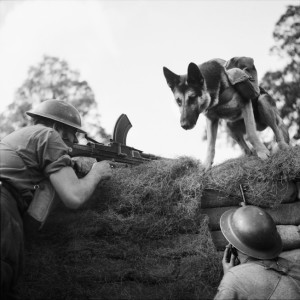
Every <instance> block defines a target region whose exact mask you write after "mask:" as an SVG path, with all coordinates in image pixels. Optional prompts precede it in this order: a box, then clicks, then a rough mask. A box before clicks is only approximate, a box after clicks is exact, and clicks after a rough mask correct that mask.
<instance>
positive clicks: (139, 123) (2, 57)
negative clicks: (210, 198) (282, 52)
mask: <svg viewBox="0 0 300 300" xmlns="http://www.w3.org/2000/svg"><path fill="white" fill-rule="evenodd" d="M291 4H292V5H298V4H299V1H292V0H291V1H288V0H286V1H283V0H277V1H271V0H270V1H263V0H262V1H258V0H257V1H254V0H252V1H243V0H240V1H227V0H223V1H213V0H211V1H200V0H193V1H189V0H186V1H184V0H173V1H171V0H170V1H165V0H152V1H139V0H133V1H127V0H123V1H121V0H120V1H118V0H110V1H108V0H107V1H104V0H102V1H97V0H95V1H92V0H84V1H81V0H75V1H72V0H67V1H63V0H61V1H58V0H52V1H50V0H23V1H13V0H0V82H1V84H0V111H1V112H2V111H5V109H6V107H7V105H8V104H10V103H11V102H12V101H13V99H14V93H15V91H16V89H17V88H18V87H19V86H21V85H22V83H23V81H24V80H25V79H26V75H27V72H28V69H29V67H30V66H33V65H36V64H38V63H39V62H41V61H42V57H43V55H50V56H56V57H59V58H60V59H64V60H66V61H67V62H68V63H69V66H70V68H71V69H74V70H78V71H79V72H80V74H81V78H80V79H81V80H86V81H87V82H88V84H89V85H90V86H91V88H92V90H93V91H94V93H95V97H96V101H97V103H98V109H99V112H100V114H101V123H102V126H103V127H104V128H105V129H106V131H107V132H108V133H111V134H112V132H113V128H114V125H115V122H116V120H117V118H118V117H119V115H121V114H122V113H125V114H126V115H127V116H128V117H129V119H130V121H131V123H132V125H133V127H132V128H131V130H130V131H129V133H128V136H127V145H129V146H132V147H135V148H137V149H140V150H143V151H144V152H146V153H152V154H156V155H161V156H164V157H169V158H174V157H178V156H182V155H188V156H192V157H194V158H196V159H200V160H201V161H204V158H205V153H206V147H207V142H206V141H203V140H202V136H203V132H204V130H205V117H204V116H202V115H201V116H200V117H199V120H198V123H197V125H196V126H195V128H194V129H192V130H188V131H186V130H184V129H182V128H181V126H180V123H179V117H180V116H179V111H178V109H177V107H176V105H175V101H174V98H173V94H172V92H171V90H170V89H169V87H168V86H167V84H166V81H165V78H164V76H163V72H162V68H163V66H166V67H168V68H169V69H170V70H172V71H173V72H175V73H177V74H185V73H186V71H187V66H188V64H189V63H190V62H195V63H196V64H200V63H202V62H205V61H207V60H209V59H213V58H223V59H225V60H227V59H230V58H231V57H234V56H250V57H253V58H254V62H255V65H256V68H257V70H258V76H259V79H261V77H262V76H263V75H264V74H265V72H267V71H274V70H277V69H280V68H281V67H282V66H283V64H284V62H283V61H282V60H280V59H279V58H278V57H276V56H272V55H270V48H271V47H272V46H273V45H274V40H273V37H272V32H273V30H274V27H275V23H276V22H277V21H278V19H279V18H280V16H281V15H282V14H284V12H285V11H286V7H287V5H291ZM83 126H84V124H83ZM240 154H241V152H240V150H239V149H238V147H237V146H236V147H232V146H231V145H230V144H228V143H226V140H225V139H224V138H221V137H219V138H218V139H217V145H216V158H215V162H216V163H220V162H222V161H224V160H226V159H229V158H234V157H237V156H239V155H240Z"/></svg>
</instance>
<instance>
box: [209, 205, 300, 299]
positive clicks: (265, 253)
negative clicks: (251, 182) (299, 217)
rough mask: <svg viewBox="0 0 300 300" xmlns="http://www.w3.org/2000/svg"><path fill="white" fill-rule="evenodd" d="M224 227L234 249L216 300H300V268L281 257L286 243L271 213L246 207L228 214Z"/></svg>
mask: <svg viewBox="0 0 300 300" xmlns="http://www.w3.org/2000/svg"><path fill="white" fill-rule="evenodd" d="M220 225H221V230H222V233H223V235H224V237H225V238H226V239H227V241H228V242H229V243H230V245H228V246H227V247H226V249H225V251H224V256H223V260H222V265H223V270H224V277H223V279H222V281H221V283H220V286H219V288H218V293H217V295H216V296H215V300H220V299H233V300H234V299H272V300H273V299H280V300H282V299H289V300H292V299H300V266H299V265H297V264H296V263H294V262H292V261H290V260H287V259H284V258H281V257H278V255H279V254H280V252H281V250H282V241H281V237H280V235H279V234H278V232H277V229H276V225H275V223H274V221H273V219H272V217H271V216H270V215H269V214H268V213H266V212H265V211H264V210H263V209H261V208H259V207H256V206H251V205H249V206H243V207H241V208H238V209H236V210H235V209H232V210H229V211H226V212H225V213H224V214H223V215H222V216H221V219H220Z"/></svg>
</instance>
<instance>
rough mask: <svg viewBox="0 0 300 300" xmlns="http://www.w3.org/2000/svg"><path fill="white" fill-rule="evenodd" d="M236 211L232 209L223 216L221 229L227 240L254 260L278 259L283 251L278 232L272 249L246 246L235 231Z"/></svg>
mask: <svg viewBox="0 0 300 300" xmlns="http://www.w3.org/2000/svg"><path fill="white" fill-rule="evenodd" d="M249 206H250V205H249ZM249 206H247V207H249ZM236 211H237V209H230V210H228V211H226V212H224V213H223V214H222V216H221V219H220V227H221V231H222V233H223V235H224V237H225V238H226V240H227V241H228V242H229V243H231V244H232V245H233V246H234V247H235V248H237V249H238V250H239V251H241V252H242V253H244V254H246V255H249V256H251V257H254V258H257V259H272V258H275V257H277V256H278V255H279V254H280V253H281V251H282V240H281V237H280V235H279V233H278V231H277V230H276V233H275V236H274V246H273V247H272V248H271V249H263V250H260V249H255V247H251V246H250V245H246V244H245V242H243V241H242V240H241V238H240V237H239V236H238V234H237V233H236V232H235V229H234V225H233V215H234V213H235V212H236Z"/></svg>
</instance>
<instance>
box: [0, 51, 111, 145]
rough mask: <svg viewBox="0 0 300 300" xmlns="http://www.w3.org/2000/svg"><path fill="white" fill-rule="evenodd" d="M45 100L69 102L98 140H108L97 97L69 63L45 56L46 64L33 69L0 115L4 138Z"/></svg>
mask: <svg viewBox="0 0 300 300" xmlns="http://www.w3.org/2000/svg"><path fill="white" fill-rule="evenodd" d="M45 99H57V100H65V101H68V102H70V103H71V104H72V105H74V106H75V107H76V108H77V109H78V110H79V112H80V114H81V116H82V120H83V122H82V123H83V125H84V128H85V129H86V130H87V131H88V133H89V135H90V136H91V137H93V138H95V139H98V140H102V141H108V140H109V135H108V134H107V133H106V132H105V130H104V128H103V127H102V126H101V124H100V115H99V113H98V109H97V102H96V101H95V95H94V93H93V91H92V89H91V87H90V86H89V84H88V83H87V82H86V81H81V80H80V73H79V72H78V71H75V70H72V69H70V66H69V64H68V63H67V62H66V61H65V60H61V59H59V58H57V57H51V56H44V57H43V60H42V62H40V63H38V64H37V65H36V66H31V67H30V68H29V71H28V74H27V79H26V80H25V81H24V83H23V84H22V86H21V87H20V88H18V90H17V91H16V94H15V99H14V102H13V103H12V104H10V105H9V106H8V111H6V112H4V113H2V114H1V115H0V126H1V135H2V136H5V135H6V134H8V133H10V132H12V131H13V130H16V129H18V128H21V127H24V126H26V125H28V124H29V122H30V120H29V118H28V117H27V115H26V114H25V112H26V111H27V110H29V109H31V107H34V106H35V105H37V104H39V103H40V102H42V101H44V100H45Z"/></svg>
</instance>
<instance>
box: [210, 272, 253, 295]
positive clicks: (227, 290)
mask: <svg viewBox="0 0 300 300" xmlns="http://www.w3.org/2000/svg"><path fill="white" fill-rule="evenodd" d="M229 299H230V300H246V299H248V297H247V295H246V294H245V293H244V292H243V286H242V284H241V283H240V282H239V279H238V278H237V277H236V275H235V274H233V273H232V272H230V271H229V272H227V273H226V275H225V276H224V277H223V279H222V281H221V283H220V286H219V288H218V292H217V294H216V296H215V298H214V300H229Z"/></svg>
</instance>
